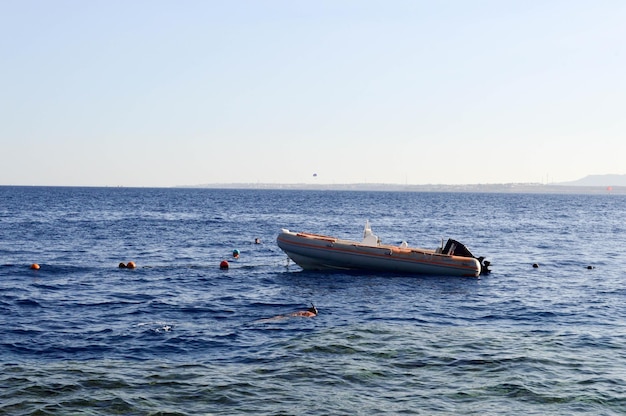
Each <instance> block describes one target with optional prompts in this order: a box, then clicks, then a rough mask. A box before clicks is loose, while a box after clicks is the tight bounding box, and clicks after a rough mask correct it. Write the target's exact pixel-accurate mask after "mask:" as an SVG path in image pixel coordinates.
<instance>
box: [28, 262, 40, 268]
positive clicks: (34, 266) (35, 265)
mask: <svg viewBox="0 0 626 416" xmlns="http://www.w3.org/2000/svg"><path fill="white" fill-rule="evenodd" d="M30 268H31V269H33V270H39V265H38V264H37V263H33V264H31V265H30Z"/></svg>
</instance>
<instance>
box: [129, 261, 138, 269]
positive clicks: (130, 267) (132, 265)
mask: <svg viewBox="0 0 626 416" xmlns="http://www.w3.org/2000/svg"><path fill="white" fill-rule="evenodd" d="M135 267H137V266H135V262H132V261H129V262H128V264H126V268H127V269H134V268H135Z"/></svg>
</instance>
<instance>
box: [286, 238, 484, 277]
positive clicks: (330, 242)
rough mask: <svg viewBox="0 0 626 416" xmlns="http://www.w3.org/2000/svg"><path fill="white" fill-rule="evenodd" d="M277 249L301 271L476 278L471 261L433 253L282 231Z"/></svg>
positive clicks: (476, 264) (477, 266) (477, 269)
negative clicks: (368, 272) (359, 271)
mask: <svg viewBox="0 0 626 416" xmlns="http://www.w3.org/2000/svg"><path fill="white" fill-rule="evenodd" d="M276 242H277V244H278V246H279V247H280V248H281V249H282V250H283V251H284V252H285V253H286V254H287V256H289V258H291V259H292V260H293V261H294V262H295V263H296V264H298V265H299V266H300V267H302V268H303V269H304V270H366V271H379V272H391V273H402V274H423V275H446V276H470V277H478V276H479V275H480V270H481V266H480V262H479V261H478V260H477V259H475V258H471V257H462V256H451V255H446V254H439V253H437V252H435V251H434V250H424V249H417V248H404V247H396V246H390V245H375V246H370V245H365V244H361V243H358V242H354V241H349V240H341V239H338V238H333V237H327V236H321V235H316V234H308V233H295V232H291V231H289V230H283V231H282V232H281V233H280V234H279V235H278V238H277V240H276Z"/></svg>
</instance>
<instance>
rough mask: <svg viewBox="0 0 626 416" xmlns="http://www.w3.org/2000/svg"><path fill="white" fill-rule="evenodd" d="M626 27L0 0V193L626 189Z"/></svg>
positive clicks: (609, 19)
mask: <svg viewBox="0 0 626 416" xmlns="http://www.w3.org/2000/svg"><path fill="white" fill-rule="evenodd" d="M625 22H626V1H623V0H614V1H611V0H588V1H580V0H561V1H554V0H520V1H506V0H505V1H502V0H493V1H482V0H475V1H468V0H457V1H454V0H448V1H446V0H442V1H428V0H424V1H419V0H407V1H394V0H387V1H382V0H381V1H367V0H365V1H363V0H358V1H341V0H328V1H326V0H315V1H298V0H285V1H279V0H266V1H261V0H255V1H238V0H233V1H208V0H198V1H195V0H181V1H169V0H168V1H158V0H146V1H132V0H124V1H121V0H102V1H99V0H90V1H83V0H75V1H71V0H70V1H67V0H54V1H48V0H46V1H32V0H0V185H90V186H119V185H122V186H175V185H196V184H207V183H223V182H228V183H230V182H253V183H257V182H262V183H314V182H318V183H337V184H339V183H356V182H368V183H408V184H429V183H432V184H464V183H509V182H542V181H543V182H546V181H550V182H553V181H568V180H575V179H578V178H581V177H583V176H586V175H587V174H608V173H615V174H625V173H626V23H625ZM314 173H316V174H317V177H315V178H314V177H313V174H314Z"/></svg>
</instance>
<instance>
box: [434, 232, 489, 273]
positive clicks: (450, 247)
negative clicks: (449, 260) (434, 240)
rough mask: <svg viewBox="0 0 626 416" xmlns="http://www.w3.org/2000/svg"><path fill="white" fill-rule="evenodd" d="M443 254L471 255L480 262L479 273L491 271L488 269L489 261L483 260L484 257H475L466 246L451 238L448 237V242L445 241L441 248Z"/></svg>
mask: <svg viewBox="0 0 626 416" xmlns="http://www.w3.org/2000/svg"><path fill="white" fill-rule="evenodd" d="M441 252H442V253H443V254H448V255H450V256H461V257H471V258H474V259H476V260H478V262H479V263H480V274H487V273H489V272H491V270H489V266H490V265H491V262H489V261H487V260H485V258H484V257H476V256H474V255H473V254H472V253H471V252H470V251H469V250H468V248H467V247H465V244H463V243H460V242H458V241H456V240H453V239H451V238H449V239H448V242H447V243H446V246H445V247H444V248H443V250H442V251H441Z"/></svg>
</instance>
